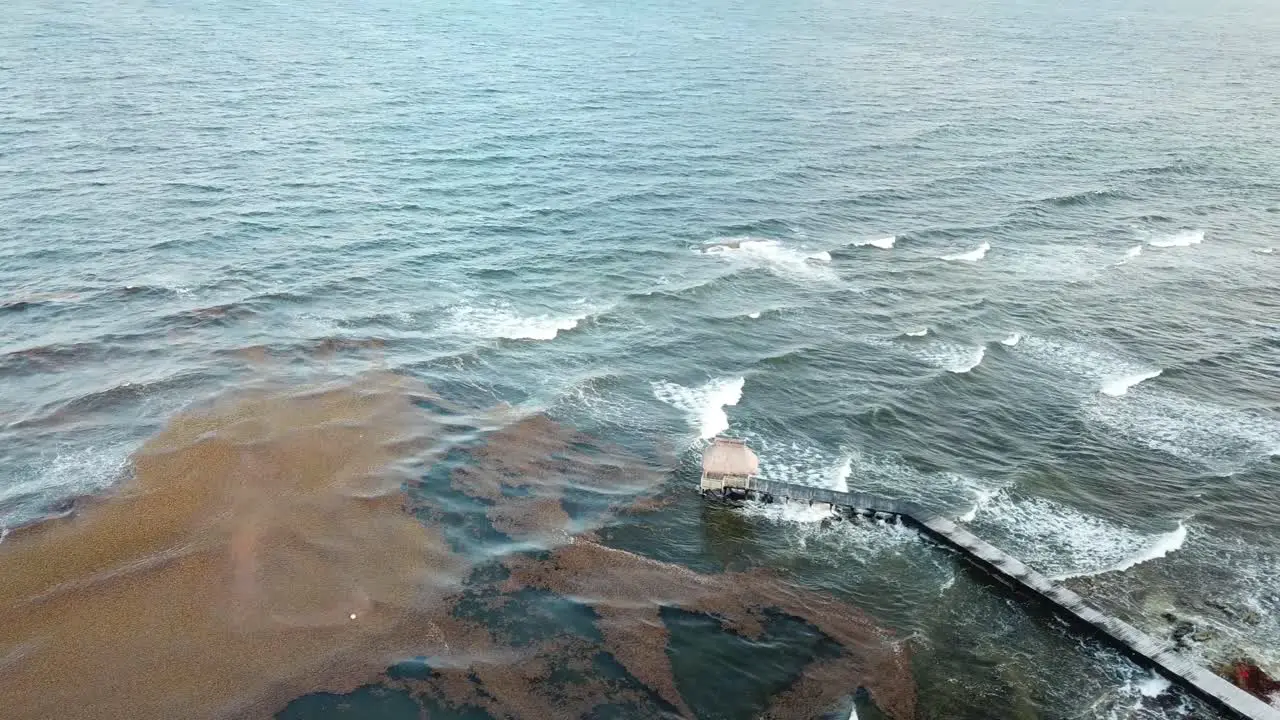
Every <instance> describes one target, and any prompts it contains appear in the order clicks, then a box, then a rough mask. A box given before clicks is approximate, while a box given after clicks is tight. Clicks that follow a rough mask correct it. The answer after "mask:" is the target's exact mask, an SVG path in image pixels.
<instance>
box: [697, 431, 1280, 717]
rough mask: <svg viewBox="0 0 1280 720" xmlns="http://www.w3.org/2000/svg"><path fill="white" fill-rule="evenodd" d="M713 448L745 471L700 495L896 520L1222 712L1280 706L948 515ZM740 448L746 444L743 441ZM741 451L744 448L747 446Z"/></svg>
mask: <svg viewBox="0 0 1280 720" xmlns="http://www.w3.org/2000/svg"><path fill="white" fill-rule="evenodd" d="M739 445H740V444H739ZM715 447H717V445H716V443H713V444H712V446H711V447H709V448H708V449H707V453H706V455H704V459H705V458H710V457H714V458H717V459H718V460H720V461H721V464H720V465H717V466H716V467H717V469H719V470H721V471H723V470H725V469H726V468H725V467H724V465H723V461H725V459H726V458H730V459H732V457H740V458H741V461H740V462H739V463H738V465H737V467H738V468H739V469H740V470H745V469H747V466H748V465H750V472H749V473H743V474H737V475H735V474H733V473H732V472H718V473H713V474H712V476H711V477H708V475H707V473H706V472H704V473H703V482H702V487H703V492H704V493H706V494H718V495H719V496H721V497H723V498H726V499H748V498H750V499H756V500H762V501H765V502H773V501H774V500H775V499H779V500H780V499H786V500H791V501H799V502H809V503H811V504H813V503H824V504H827V505H830V506H831V508H832V509H833V510H834V511H836V512H839V513H841V514H844V515H872V516H881V517H886V518H888V517H892V518H897V519H899V520H901V521H902V522H903V523H905V524H907V525H909V526H912V527H915V528H916V529H918V530H919V531H920V532H922V533H923V534H924V535H925V536H927V537H929V538H932V539H933V540H935V541H937V542H939V543H941V544H942V545H945V546H947V547H950V548H952V549H953V550H955V551H956V552H958V553H959V554H960V555H961V556H962V557H964V558H966V559H967V560H969V561H970V562H972V563H973V564H974V565H976V566H977V567H978V568H980V569H982V570H983V571H984V572H986V573H988V574H989V575H991V576H992V577H994V578H995V579H997V580H999V581H1001V582H1003V583H1005V584H1007V585H1009V586H1011V587H1012V588H1014V589H1015V590H1017V591H1020V592H1022V593H1024V594H1026V595H1029V596H1032V597H1034V598H1037V599H1039V600H1041V601H1043V602H1044V603H1046V604H1047V605H1048V606H1049V607H1050V608H1051V609H1053V610H1054V611H1055V612H1056V613H1057V614H1059V615H1061V616H1062V617H1063V618H1065V619H1066V620H1068V621H1070V622H1071V623H1072V624H1074V625H1076V626H1077V627H1081V628H1084V629H1086V630H1089V631H1092V632H1094V633H1096V634H1097V635H1098V637H1100V638H1102V639H1104V640H1106V641H1107V642H1109V643H1110V644H1111V645H1113V646H1115V647H1116V648H1118V649H1120V650H1121V651H1123V652H1125V653H1126V654H1128V655H1129V656H1130V657H1132V658H1133V659H1134V660H1136V661H1137V662H1138V663H1139V664H1141V665H1144V666H1146V667H1149V668H1151V669H1153V670H1155V671H1157V672H1159V673H1160V674H1161V675H1163V676H1165V677H1166V678H1168V679H1169V680H1171V681H1172V682H1175V683H1177V684H1178V685H1180V686H1182V687H1183V688H1186V689H1187V690H1188V691H1190V692H1191V693H1192V694H1194V695H1195V696H1197V697H1199V698H1201V699H1202V700H1204V701H1205V702H1207V703H1209V704H1210V705H1211V706H1213V707H1214V708H1216V709H1218V710H1220V711H1222V712H1223V713H1225V714H1226V715H1227V716H1229V717H1232V718H1241V719H1243V720H1280V710H1277V709H1275V708H1273V707H1272V706H1270V705H1268V704H1267V703H1265V702H1263V701H1262V700H1259V699H1258V698H1256V697H1254V696H1253V695H1250V694H1249V693H1248V692H1245V691H1244V690H1241V689H1240V688H1238V687H1236V686H1235V685H1232V684H1231V683H1230V682H1227V681H1226V680H1224V679H1223V678H1220V677H1218V676H1217V675H1215V674H1213V673H1212V672H1210V671H1209V670H1207V669H1205V668H1204V667H1201V666H1200V665H1199V664H1197V663H1195V662H1192V661H1191V660H1188V659H1187V658H1186V657H1183V656H1182V655H1179V654H1178V653H1176V652H1175V651H1174V649H1173V647H1172V646H1171V645H1170V644H1169V643H1166V642H1161V641H1158V640H1156V639H1155V638H1152V637H1151V636H1149V635H1147V634H1145V633H1143V632H1142V631H1140V630H1138V629H1137V628H1135V627H1133V626H1132V625H1130V624H1128V623H1126V622H1124V621H1122V620H1119V619H1117V618H1114V617H1111V616H1110V615H1107V614H1106V613H1104V612H1102V611H1101V610H1098V609H1097V608H1095V607H1093V606H1092V605H1090V604H1089V603H1087V602H1085V600H1084V598H1082V597H1080V596H1079V595H1077V594H1076V593H1074V592H1072V591H1070V590H1068V589H1066V588H1064V587H1059V586H1057V585H1055V584H1053V582H1051V581H1050V580H1049V579H1048V578H1046V577H1045V576H1044V575H1041V574H1040V573H1038V572H1036V571H1035V570H1033V569H1031V568H1029V567H1027V566H1026V565H1025V564H1023V563H1022V562H1020V561H1019V560H1017V559H1016V558H1014V557H1012V556H1010V555H1009V554H1008V553H1006V552H1004V551H1003V550H1000V549H999V548H997V547H995V546H993V545H991V544H990V543H988V542H986V541H984V540H982V539H981V538H979V537H977V536H975V535H974V534H973V533H971V532H969V531H968V530H966V529H965V528H963V527H961V526H960V525H958V524H956V523H954V522H952V521H951V520H948V519H947V518H944V517H942V516H940V515H937V514H935V513H932V512H930V511H928V510H926V509H925V508H923V507H921V506H919V505H917V504H915V503H911V502H903V501H899V500H891V499H888V498H882V497H879V496H876V495H869V494H867V493H856V492H839V491H836V490H826V489H823V488H814V487H807V486H803V485H790V484H787V483H779V482H770V481H767V480H761V479H759V478H756V477H753V475H754V473H755V455H754V453H752V454H751V455H750V458H749V460H750V461H751V462H749V463H748V462H747V460H748V458H746V456H744V455H741V454H740V453H737V451H728V452H717V453H713V452H712V450H713V448H715ZM721 447H723V446H721ZM743 449H746V448H745V446H743ZM747 453H750V450H749V449H747Z"/></svg>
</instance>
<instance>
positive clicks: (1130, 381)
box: [1101, 369, 1163, 397]
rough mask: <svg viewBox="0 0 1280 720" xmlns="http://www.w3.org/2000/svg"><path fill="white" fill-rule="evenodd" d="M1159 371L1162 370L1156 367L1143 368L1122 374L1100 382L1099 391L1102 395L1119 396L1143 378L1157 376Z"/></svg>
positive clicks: (1147, 378) (1148, 378)
mask: <svg viewBox="0 0 1280 720" xmlns="http://www.w3.org/2000/svg"><path fill="white" fill-rule="evenodd" d="M1161 372H1163V371H1162V370H1158V369H1157V370H1144V371H1142V372H1139V373H1134V374H1132V375H1124V376H1121V377H1118V378H1114V379H1112V380H1107V381H1106V382H1104V383H1103V384H1102V389H1101V392H1102V393H1103V394H1104V395H1110V396H1111V397H1119V396H1121V395H1124V394H1125V393H1127V392H1129V388H1131V387H1133V386H1134V385H1137V384H1138V383H1140V382H1142V381H1143V380H1150V379H1151V378H1154V377H1159V376H1160V373H1161Z"/></svg>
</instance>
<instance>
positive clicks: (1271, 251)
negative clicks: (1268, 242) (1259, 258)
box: [1253, 247, 1276, 255]
mask: <svg viewBox="0 0 1280 720" xmlns="http://www.w3.org/2000/svg"><path fill="white" fill-rule="evenodd" d="M1253 251H1254V252H1256V253H1258V254H1259V255H1273V254H1275V251H1276V249H1275V248H1273V247H1264V248H1254V249H1253Z"/></svg>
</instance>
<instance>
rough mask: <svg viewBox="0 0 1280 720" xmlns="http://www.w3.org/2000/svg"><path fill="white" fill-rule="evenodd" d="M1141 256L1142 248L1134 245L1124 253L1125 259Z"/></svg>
mask: <svg viewBox="0 0 1280 720" xmlns="http://www.w3.org/2000/svg"><path fill="white" fill-rule="evenodd" d="M1141 254H1142V246H1141V245H1134V246H1133V247H1131V248H1129V250H1128V251H1126V252H1125V254H1124V256H1125V257H1127V258H1135V257H1138V256H1139V255H1141Z"/></svg>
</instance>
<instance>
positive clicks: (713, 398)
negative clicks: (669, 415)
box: [652, 377, 746, 440]
mask: <svg viewBox="0 0 1280 720" xmlns="http://www.w3.org/2000/svg"><path fill="white" fill-rule="evenodd" d="M745 384H746V379H745V378H742V377H734V378H718V379H715V380H711V381H710V382H708V383H706V384H704V385H700V386H698V387H696V388H690V387H685V386H683V385H677V384H675V383H672V382H666V381H662V382H655V383H653V384H652V386H653V394H654V397H656V398H658V399H659V400H661V401H662V402H665V403H667V404H668V405H671V406H673V407H677V408H679V409H681V410H684V411H685V412H686V413H687V414H688V418H689V424H690V425H692V426H693V427H694V428H695V429H696V430H697V431H698V437H699V438H701V439H703V440H709V439H711V438H713V437H715V436H716V435H719V434H720V433H722V432H724V431H725V430H728V429H729V416H728V414H727V413H726V412H725V408H726V407H728V406H730V405H737V404H738V401H739V400H741V399H742V388H743V386H744V385H745Z"/></svg>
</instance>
